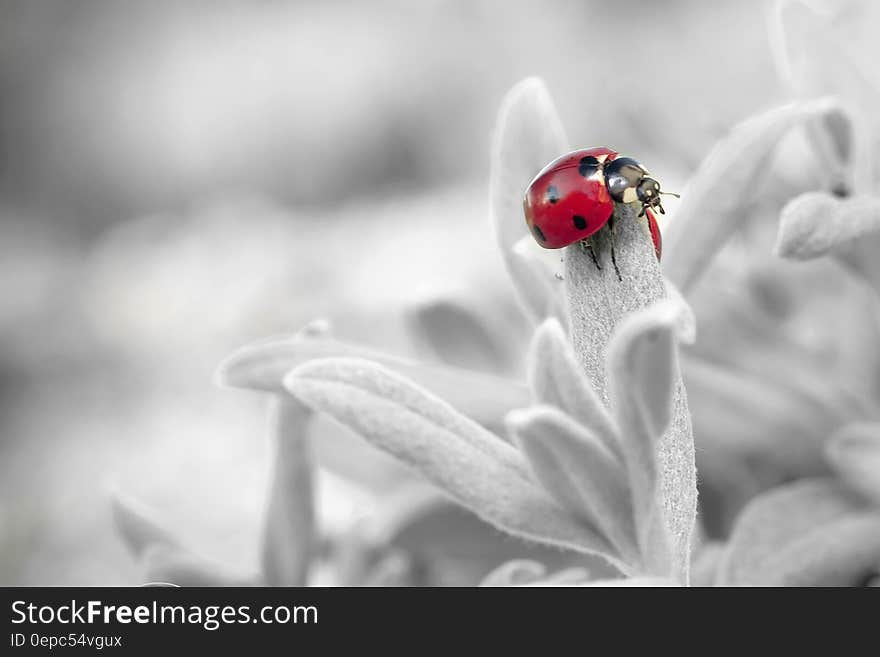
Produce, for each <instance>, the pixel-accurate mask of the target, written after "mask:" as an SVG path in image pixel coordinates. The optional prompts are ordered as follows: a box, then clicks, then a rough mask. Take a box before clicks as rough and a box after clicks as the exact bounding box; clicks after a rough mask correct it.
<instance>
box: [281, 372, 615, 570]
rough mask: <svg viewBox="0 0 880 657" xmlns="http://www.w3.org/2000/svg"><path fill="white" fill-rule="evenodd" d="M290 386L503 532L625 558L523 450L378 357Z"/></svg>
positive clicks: (305, 376) (298, 378)
mask: <svg viewBox="0 0 880 657" xmlns="http://www.w3.org/2000/svg"><path fill="white" fill-rule="evenodd" d="M285 386H286V387H287V389H288V390H289V391H290V392H291V394H293V395H294V396H295V397H297V398H298V399H300V400H301V401H303V402H304V403H306V404H307V405H309V406H311V407H312V408H313V409H315V410H318V411H321V412H324V413H327V414H329V415H331V416H332V417H334V418H335V419H336V420H338V421H339V422H341V423H343V424H345V425H347V426H349V427H351V428H352V429H354V430H355V431H357V432H358V433H360V434H361V435H362V436H363V437H364V438H365V439H366V440H368V441H369V442H370V443H372V444H373V445H375V446H376V447H378V448H380V449H383V450H385V451H387V452H389V453H391V454H392V455H394V456H396V457H397V458H399V459H401V460H402V461H403V462H404V463H406V464H408V465H409V466H411V467H412V468H414V469H415V470H416V471H418V472H420V473H421V474H422V475H423V476H424V477H425V478H426V479H428V481H430V482H432V483H433V484H435V485H436V486H438V487H439V488H441V489H442V490H444V491H446V492H447V493H448V494H449V495H450V496H451V497H452V498H453V499H455V500H456V501H458V502H459V503H460V504H462V505H463V506H465V507H467V508H469V509H471V510H472V511H474V512H475V513H476V514H478V515H479V516H480V517H482V518H483V519H485V520H486V521H488V522H490V523H492V524H494V525H495V526H497V527H499V528H500V529H503V530H505V531H508V532H510V533H512V534H515V535H519V536H523V537H525V538H530V539H532V540H535V541H539V542H546V543H551V544H556V545H561V546H565V547H568V548H571V549H575V550H579V551H582V552H589V553H598V554H602V555H605V556H606V557H607V558H609V560H611V561H613V562H615V565H617V564H619V563H620V562H619V559H617V558H616V557H615V556H611V555H613V550H612V549H611V547H610V546H609V545H608V543H607V541H605V540H604V539H603V538H602V537H601V536H600V535H599V534H598V533H597V532H596V531H595V530H593V529H591V528H589V527H587V526H585V525H584V524H582V523H579V522H577V521H576V520H575V518H574V516H572V515H571V514H569V513H568V512H567V511H565V510H563V509H561V508H560V507H559V506H558V505H557V504H556V503H555V502H553V501H552V500H551V499H550V498H549V497H548V496H547V495H546V493H544V492H543V491H542V490H541V489H540V488H539V487H538V486H537V485H536V484H535V482H534V481H533V480H532V478H531V473H530V471H529V467H528V464H527V463H526V462H525V460H524V459H523V457H522V455H521V454H520V453H519V452H518V451H517V450H516V449H514V448H513V447H511V446H510V445H509V444H507V443H505V442H504V441H503V440H501V439H500V438H499V437H498V436H495V435H494V434H492V433H490V432H488V431H486V430H485V429H484V428H482V427H481V426H480V425H479V424H477V423H475V422H473V421H472V420H470V419H469V418H467V417H465V416H464V415H462V414H460V413H459V412H457V411H456V410H455V409H453V408H452V407H451V406H450V405H449V404H447V403H446V402H444V401H442V400H441V399H439V398H437V397H435V396H434V395H432V394H431V393H429V392H427V391H426V390H424V389H423V388H421V387H419V386H418V385H416V384H415V383H414V382H412V381H409V380H407V379H405V378H403V377H401V376H400V375H398V374H395V373H393V372H391V371H390V370H388V369H386V368H384V367H382V366H381V365H378V364H376V363H372V362H370V361H365V360H360V359H323V360H316V361H312V362H309V363H306V364H304V365H301V366H300V367H298V368H296V369H295V370H293V371H292V372H291V373H290V374H289V375H288V376H287V377H286V378H285Z"/></svg>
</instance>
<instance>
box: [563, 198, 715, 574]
mask: <svg viewBox="0 0 880 657" xmlns="http://www.w3.org/2000/svg"><path fill="white" fill-rule="evenodd" d="M637 212H638V208H635V207H632V206H629V205H627V206H619V207H618V209H617V210H616V214H615V219H614V232H615V234H614V243H615V250H616V260H617V264H618V267H619V270H620V273H621V279H622V280H619V279H618V277H617V275H616V274H615V271H614V268H613V266H612V263H611V258H610V230H609V229H607V228H604V229H602V230H601V231H599V233H597V234H596V237H595V239H593V242H594V249H595V250H596V255H597V258H598V260H599V263H600V265H601V267H602V268H601V269H597V267H596V265H595V263H594V262H593V261H592V258H591V257H590V255H589V254H588V253H586V252H584V250H583V249H581V248H580V247H579V246H571V247H568V248H567V249H566V254H565V264H566V274H565V285H566V289H567V292H568V301H569V304H568V305H569V309H570V312H571V341H572V345H573V346H574V351H575V353H576V354H577V359H578V361H579V363H580V366H581V369H582V371H583V372H585V373H586V375H587V378H588V379H589V381H590V383H591V384H592V386H593V389H594V390H595V391H596V393H597V394H598V396H599V398H600V399H602V400H603V401H605V402H606V403H609V400H610V397H611V396H612V395H613V394H615V393H614V392H613V391H612V390H611V389H610V386H609V385H608V384H607V383H606V365H607V364H608V358H607V352H608V350H609V342H610V341H611V336H612V333H613V332H614V331H615V328H616V327H617V325H618V324H619V323H620V322H621V321H623V320H624V318H625V317H627V316H629V315H630V314H631V313H634V312H636V311H638V310H640V309H642V308H645V307H647V306H651V305H652V304H653V303H654V302H656V301H658V300H661V299H664V298H665V297H666V284H665V282H664V279H663V276H662V275H661V273H660V267H659V265H658V263H657V258H656V255H655V254H654V250H653V244H652V242H651V238H650V234H649V233H648V230H647V226H646V224H645V222H644V220H643V219H639V218H638V217H637V216H636V215H637ZM651 312H657V313H659V314H660V315H662V316H663V317H664V319H663V321H662V322H660V324H661V325H668V326H669V327H670V328H669V330H668V332H666V334H668V336H671V335H672V334H673V333H674V329H673V328H672V327H673V326H675V325H677V323H678V322H679V321H680V318H681V316H682V315H681V313H682V309H681V308H680V307H678V306H676V304H675V302H674V301H673V300H667V301H666V302H665V303H664V304H661V305H660V306H658V307H655V310H653V311H651ZM658 330H659V329H658ZM665 331H666V330H665V329H663V331H661V337H659V338H658V341H659V342H658V343H659V344H661V345H662V344H663V343H664V341H666V340H667V336H666V335H664V332H665ZM622 353H625V351H624V352H622ZM661 353H662V352H661ZM661 362H662V361H661ZM609 368H610V369H614V367H613V366H609ZM671 371H673V372H674V376H673V386H672V413H671V418H672V419H671V421H670V422H669V426H668V428H667V429H666V431H665V432H664V433H663V435H662V436H659V435H657V436H652V437H651V440H652V442H653V443H654V445H655V447H654V451H655V454H656V456H655V462H656V469H657V473H658V484H659V485H658V486H657V487H656V491H655V489H654V488H653V487H649V486H647V483H649V480H650V477H647V478H644V479H643V480H642V482H643V485H642V486H641V488H640V490H639V491H634V495H635V496H636V498H635V499H637V500H639V504H641V505H642V506H641V508H642V509H644V508H645V507H644V505H645V504H647V499H646V496H647V495H651V494H652V493H654V492H656V497H655V499H656V501H657V503H658V513H659V514H660V517H659V518H658V519H657V522H659V525H658V526H659V527H660V528H661V529H662V531H660V530H657V527H656V526H654V527H649V530H650V532H651V534H650V536H651V538H650V539H648V538H647V535H645V538H644V540H645V541H646V543H645V547H651V548H652V549H650V550H648V552H647V553H646V555H645V556H646V559H648V560H649V561H651V562H652V563H650V564H648V565H646V568H649V572H650V573H651V574H655V575H662V576H667V575H671V576H672V577H673V578H674V579H676V580H677V581H680V582H682V583H686V582H687V577H688V575H687V572H688V568H689V566H690V556H689V554H690V545H691V533H692V532H693V527H694V522H695V518H696V508H697V500H696V493H697V491H696V470H695V466H694V445H693V434H692V431H691V424H690V413H689V411H688V407H687V397H686V395H685V391H684V385H683V384H682V383H681V377H680V375H679V374H678V372H677V371H675V370H674V369H673V370H671ZM617 374H618V373H615V376H617ZM652 376H653V375H652ZM661 378H662V377H661ZM621 380H622V379H621ZM653 380H656V379H653ZM627 394H629V393H627ZM646 394H647V393H646ZM654 394H655V393H654V391H653V390H652V391H651V392H650V394H649V396H648V399H650V400H652V405H651V407H650V408H651V409H652V410H651V415H650V416H645V418H650V419H651V422H652V424H654V425H659V424H662V420H663V417H662V415H663V414H662V412H661V410H659V409H661V405H660V401H661V400H662V399H663V398H664V397H663V396H664V395H665V394H666V393H665V392H662V393H661V394H660V396H659V397H655V396H654ZM616 403H617V402H615V404H616ZM643 419H644V418H643ZM627 422H629V423H631V422H632V420H631V419H627ZM618 424H620V420H619V419H618ZM643 429H644V430H647V429H646V427H643ZM621 430H623V427H622V426H621ZM643 435H644V434H643ZM621 438H622V439H626V440H628V441H630V442H633V441H635V442H636V443H637V442H638V440H639V439H638V438H637V437H634V436H624V435H623V434H621ZM639 449H640V453H641V454H642V455H646V454H647V447H646V446H644V445H643V446H642V447H641V448H639ZM642 466H644V462H643V463H641V464H634V467H636V468H641V467H642ZM638 517H639V516H638V515H637V518H638ZM657 522H654V523H652V524H653V525H657ZM642 529H644V528H643V527H642ZM669 541H671V543H670V542H669ZM648 543H650V546H649V545H648ZM670 546H671V549H672V553H671V554H667V553H665V552H664V551H667V550H668V549H669V547H670ZM669 558H671V559H672V561H671V562H668V559H669Z"/></svg>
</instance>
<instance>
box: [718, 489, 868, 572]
mask: <svg viewBox="0 0 880 657" xmlns="http://www.w3.org/2000/svg"><path fill="white" fill-rule="evenodd" d="M859 513H860V510H859V507H858V505H857V504H856V502H855V501H854V500H853V498H852V496H851V495H849V494H848V493H847V492H846V491H845V490H844V488H843V487H842V486H841V484H840V483H839V482H836V481H834V480H831V479H824V478H814V479H804V480H800V481H797V482H794V483H791V484H786V485H783V486H779V487H777V488H775V489H773V490H771V491H768V492H766V493H764V494H762V495H759V496H758V497H756V498H754V499H753V500H752V501H751V502H750V503H749V504H748V505H747V506H746V508H745V509H743V511H742V513H741V514H740V517H739V520H738V522H737V524H736V526H735V527H734V529H733V532H732V534H731V537H730V541H729V542H728V546H727V551H726V553H725V555H724V557H723V558H722V560H721V564H720V566H719V570H718V583H719V584H722V585H744V584H745V585H749V584H755V585H765V586H766V585H771V584H774V583H775V584H779V583H781V581H782V580H781V578H780V571H779V568H780V564H779V563H777V561H776V558H775V557H776V555H778V554H782V553H783V551H784V550H786V549H787V548H789V547H790V546H792V545H795V546H796V545H797V541H798V540H800V539H802V538H804V537H806V536H810V535H811V534H812V533H813V532H814V531H820V530H821V531H825V532H827V531H829V529H830V528H831V527H832V526H833V524H834V523H835V522H837V521H839V520H842V519H844V518H848V517H852V516H853V514H857V515H858V514H859ZM829 565H830V564H829Z"/></svg>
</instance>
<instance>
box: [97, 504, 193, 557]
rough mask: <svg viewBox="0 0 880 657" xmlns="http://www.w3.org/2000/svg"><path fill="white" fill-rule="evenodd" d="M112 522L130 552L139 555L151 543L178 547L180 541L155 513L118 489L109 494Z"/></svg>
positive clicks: (151, 544)
mask: <svg viewBox="0 0 880 657" xmlns="http://www.w3.org/2000/svg"><path fill="white" fill-rule="evenodd" d="M110 508H111V513H112V515H113V523H114V524H115V525H116V530H117V531H118V532H119V534H120V536H121V537H122V540H123V542H124V543H125V545H126V546H127V547H128V549H129V550H131V552H132V554H134V555H135V556H138V557H140V556H141V555H142V554H143V553H144V551H145V550H147V548H149V547H151V546H153V545H165V546H170V547H179V546H180V542H179V541H178V539H177V538H176V537H175V536H174V535H173V534H172V533H171V531H170V530H168V529H167V528H166V527H165V526H164V525H163V524H162V522H161V521H160V520H159V519H158V518H157V514H156V513H155V512H154V511H153V510H152V509H149V508H148V507H147V506H146V505H144V504H143V503H142V502H140V501H139V500H136V499H134V498H133V497H129V496H127V495H125V494H123V493H121V492H120V491H114V492H112V493H111V495H110Z"/></svg>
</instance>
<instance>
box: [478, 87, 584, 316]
mask: <svg viewBox="0 0 880 657" xmlns="http://www.w3.org/2000/svg"><path fill="white" fill-rule="evenodd" d="M566 150H567V139H566V137H565V133H564V130H563V128H562V123H561V121H560V120H559V117H558V115H557V113H556V109H555V107H554V106H553V101H552V99H551V98H550V94H549V93H548V91H547V88H546V86H545V85H544V82H543V81H542V80H540V79H539V78H527V79H525V80H523V81H521V82H520V83H518V84H517V85H516V86H514V87H513V89H511V90H510V91H509V92H508V94H507V95H506V96H505V97H504V100H503V101H502V102H501V108H500V110H499V112H498V119H497V121H496V127H495V132H494V134H493V136H492V151H491V169H490V179H489V217H490V222H491V225H492V228H493V230H494V233H495V239H496V240H497V242H498V248H499V249H500V251H501V255H502V258H503V259H504V263H505V266H506V267H507V270H508V272H509V273H510V275H511V278H512V279H513V282H514V286H515V288H516V290H517V293H518V294H519V295H520V300H521V301H522V302H523V306H524V307H525V309H526V311H527V312H528V313H529V315H530V316H531V317H532V318H533V319H535V320H536V321H540V320H541V319H543V318H544V317H546V316H547V315H546V313H547V312H552V310H551V309H552V303H551V304H550V305H549V306H548V299H549V298H551V297H548V296H547V295H542V294H541V291H540V287H541V283H534V284H533V283H532V282H531V281H530V277H531V276H532V275H533V274H532V272H531V271H530V268H529V267H528V266H526V265H525V263H524V262H523V260H522V258H521V257H519V256H518V257H514V256H513V255H512V254H513V248H514V245H515V244H516V243H517V241H519V240H520V239H521V238H522V237H523V236H525V235H526V222H525V217H524V215H523V209H522V200H523V196H524V194H525V190H526V187H527V185H528V184H529V182H530V181H531V180H532V178H534V177H535V175H536V174H537V173H538V172H539V171H540V170H541V169H542V168H543V167H544V166H545V165H546V164H548V163H549V162H550V161H552V160H553V159H555V158H556V157H558V156H559V155H561V154H563V153H564V152H565V151H566Z"/></svg>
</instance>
